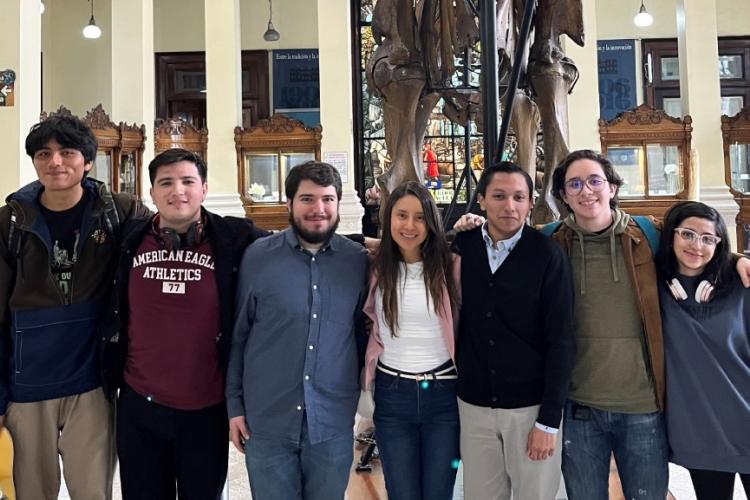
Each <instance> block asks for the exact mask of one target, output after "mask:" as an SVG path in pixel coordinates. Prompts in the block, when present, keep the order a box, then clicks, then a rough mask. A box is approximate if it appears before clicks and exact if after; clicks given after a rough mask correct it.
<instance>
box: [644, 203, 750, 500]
mask: <svg viewBox="0 0 750 500" xmlns="http://www.w3.org/2000/svg"><path fill="white" fill-rule="evenodd" d="M657 264H658V269H659V296H660V300H661V307H662V323H663V332H664V350H665V353H666V372H667V412H666V416H667V431H668V436H669V446H670V449H671V461H672V462H674V463H677V464H679V465H682V466H684V467H686V468H687V469H688V470H689V471H690V477H691V478H692V480H693V486H694V487H695V492H696V495H697V498H698V500H703V499H706V500H708V499H710V500H724V499H727V500H730V499H731V498H732V492H733V489H734V481H735V474H736V473H738V472H739V473H740V477H741V479H742V483H743V485H744V487H745V492H746V493H750V429H748V427H749V426H750V334H749V333H748V332H750V291H746V290H745V289H744V288H743V286H742V284H741V283H740V280H739V278H738V276H737V274H736V273H735V271H734V264H733V263H732V260H731V254H730V251H729V236H728V234H727V228H726V226H725V225H724V221H723V220H722V218H721V216H720V215H719V213H718V212H717V211H716V210H714V209H713V208H711V207H709V206H707V205H704V204H703V203H699V202H694V201H686V202H681V203H678V204H676V205H674V206H673V207H672V208H671V209H670V210H669V211H668V212H667V214H666V217H665V219H664V227H663V231H662V235H661V245H660V250H659V254H658V258H657Z"/></svg>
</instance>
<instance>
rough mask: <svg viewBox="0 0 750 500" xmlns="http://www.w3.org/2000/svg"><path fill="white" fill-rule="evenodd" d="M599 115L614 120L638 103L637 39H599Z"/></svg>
mask: <svg viewBox="0 0 750 500" xmlns="http://www.w3.org/2000/svg"><path fill="white" fill-rule="evenodd" d="M597 56H598V63H599V116H600V117H601V118H604V119H605V120H611V119H612V118H614V117H615V116H617V115H618V114H620V113H622V112H623V111H625V110H628V109H632V108H635V106H636V87H635V40H599V41H598V42H597Z"/></svg>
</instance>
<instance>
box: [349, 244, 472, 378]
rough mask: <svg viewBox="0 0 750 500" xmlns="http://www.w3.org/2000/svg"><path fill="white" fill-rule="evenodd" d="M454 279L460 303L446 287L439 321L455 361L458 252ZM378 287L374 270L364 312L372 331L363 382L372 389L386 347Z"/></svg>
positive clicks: (459, 289) (459, 290)
mask: <svg viewBox="0 0 750 500" xmlns="http://www.w3.org/2000/svg"><path fill="white" fill-rule="evenodd" d="M453 279H454V283H455V284H456V290H457V292H458V294H459V297H458V304H451V302H450V297H449V296H448V290H447V288H444V289H443V299H442V302H443V303H442V304H441V307H440V309H439V311H440V315H439V321H440V330H441V331H442V333H443V340H444V341H445V347H446V348H447V349H448V353H449V354H450V356H451V359H452V360H453V362H454V363H455V361H456V357H455V350H456V342H455V335H454V331H458V330H457V326H458V308H459V306H460V301H461V299H460V293H461V257H460V256H458V255H456V254H453ZM377 288H378V279H377V276H375V273H374V272H373V273H370V291H369V293H368V294H367V301H365V305H364V308H363V311H364V313H365V314H366V315H367V317H368V318H370V319H371V320H372V331H371V332H370V339H369V340H368V342H367V351H365V366H364V368H363V369H362V380H361V382H362V387H363V388H364V389H371V387H370V384H371V383H372V381H373V380H374V379H375V366H376V365H377V364H378V359H379V358H380V355H381V354H383V349H384V347H383V341H382V340H381V338H380V327H379V325H378V317H377V315H376V314H375V291H376V290H377Z"/></svg>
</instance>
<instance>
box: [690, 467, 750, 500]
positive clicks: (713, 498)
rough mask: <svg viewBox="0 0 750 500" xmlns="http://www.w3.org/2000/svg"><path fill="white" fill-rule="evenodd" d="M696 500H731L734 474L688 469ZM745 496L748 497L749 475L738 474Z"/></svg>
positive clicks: (749, 494) (749, 491) (749, 492)
mask: <svg viewBox="0 0 750 500" xmlns="http://www.w3.org/2000/svg"><path fill="white" fill-rule="evenodd" d="M688 471H690V479H691V480H692V481H693V488H694V489H695V496H696V498H697V499H698V500H732V496H733V494H734V476H735V475H736V473H735V472H723V471H715V470H701V469H688ZM740 480H741V481H742V486H743V487H744V488H745V495H748V496H750V474H740Z"/></svg>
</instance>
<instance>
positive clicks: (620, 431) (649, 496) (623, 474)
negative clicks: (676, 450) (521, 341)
mask: <svg viewBox="0 0 750 500" xmlns="http://www.w3.org/2000/svg"><path fill="white" fill-rule="evenodd" d="M575 407H576V405H575V403H573V402H572V401H568V402H567V403H566V404H565V413H564V418H563V456H562V471H563V478H564V479H565V489H566V490H567V492H568V498H569V499H570V500H601V499H602V498H607V496H608V493H607V491H608V478H609V461H610V455H611V454H612V453H614V455H615V462H616V463H617V471H618V472H619V474H620V480H621V481H622V489H623V491H624V492H625V497H626V498H638V499H639V500H664V498H665V497H666V495H667V487H668V483H669V469H668V466H667V438H666V430H665V427H664V417H663V415H662V414H661V413H636V414H631V413H617V412H609V411H603V410H597V409H594V408H589V407H579V408H578V410H577V411H575Z"/></svg>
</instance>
